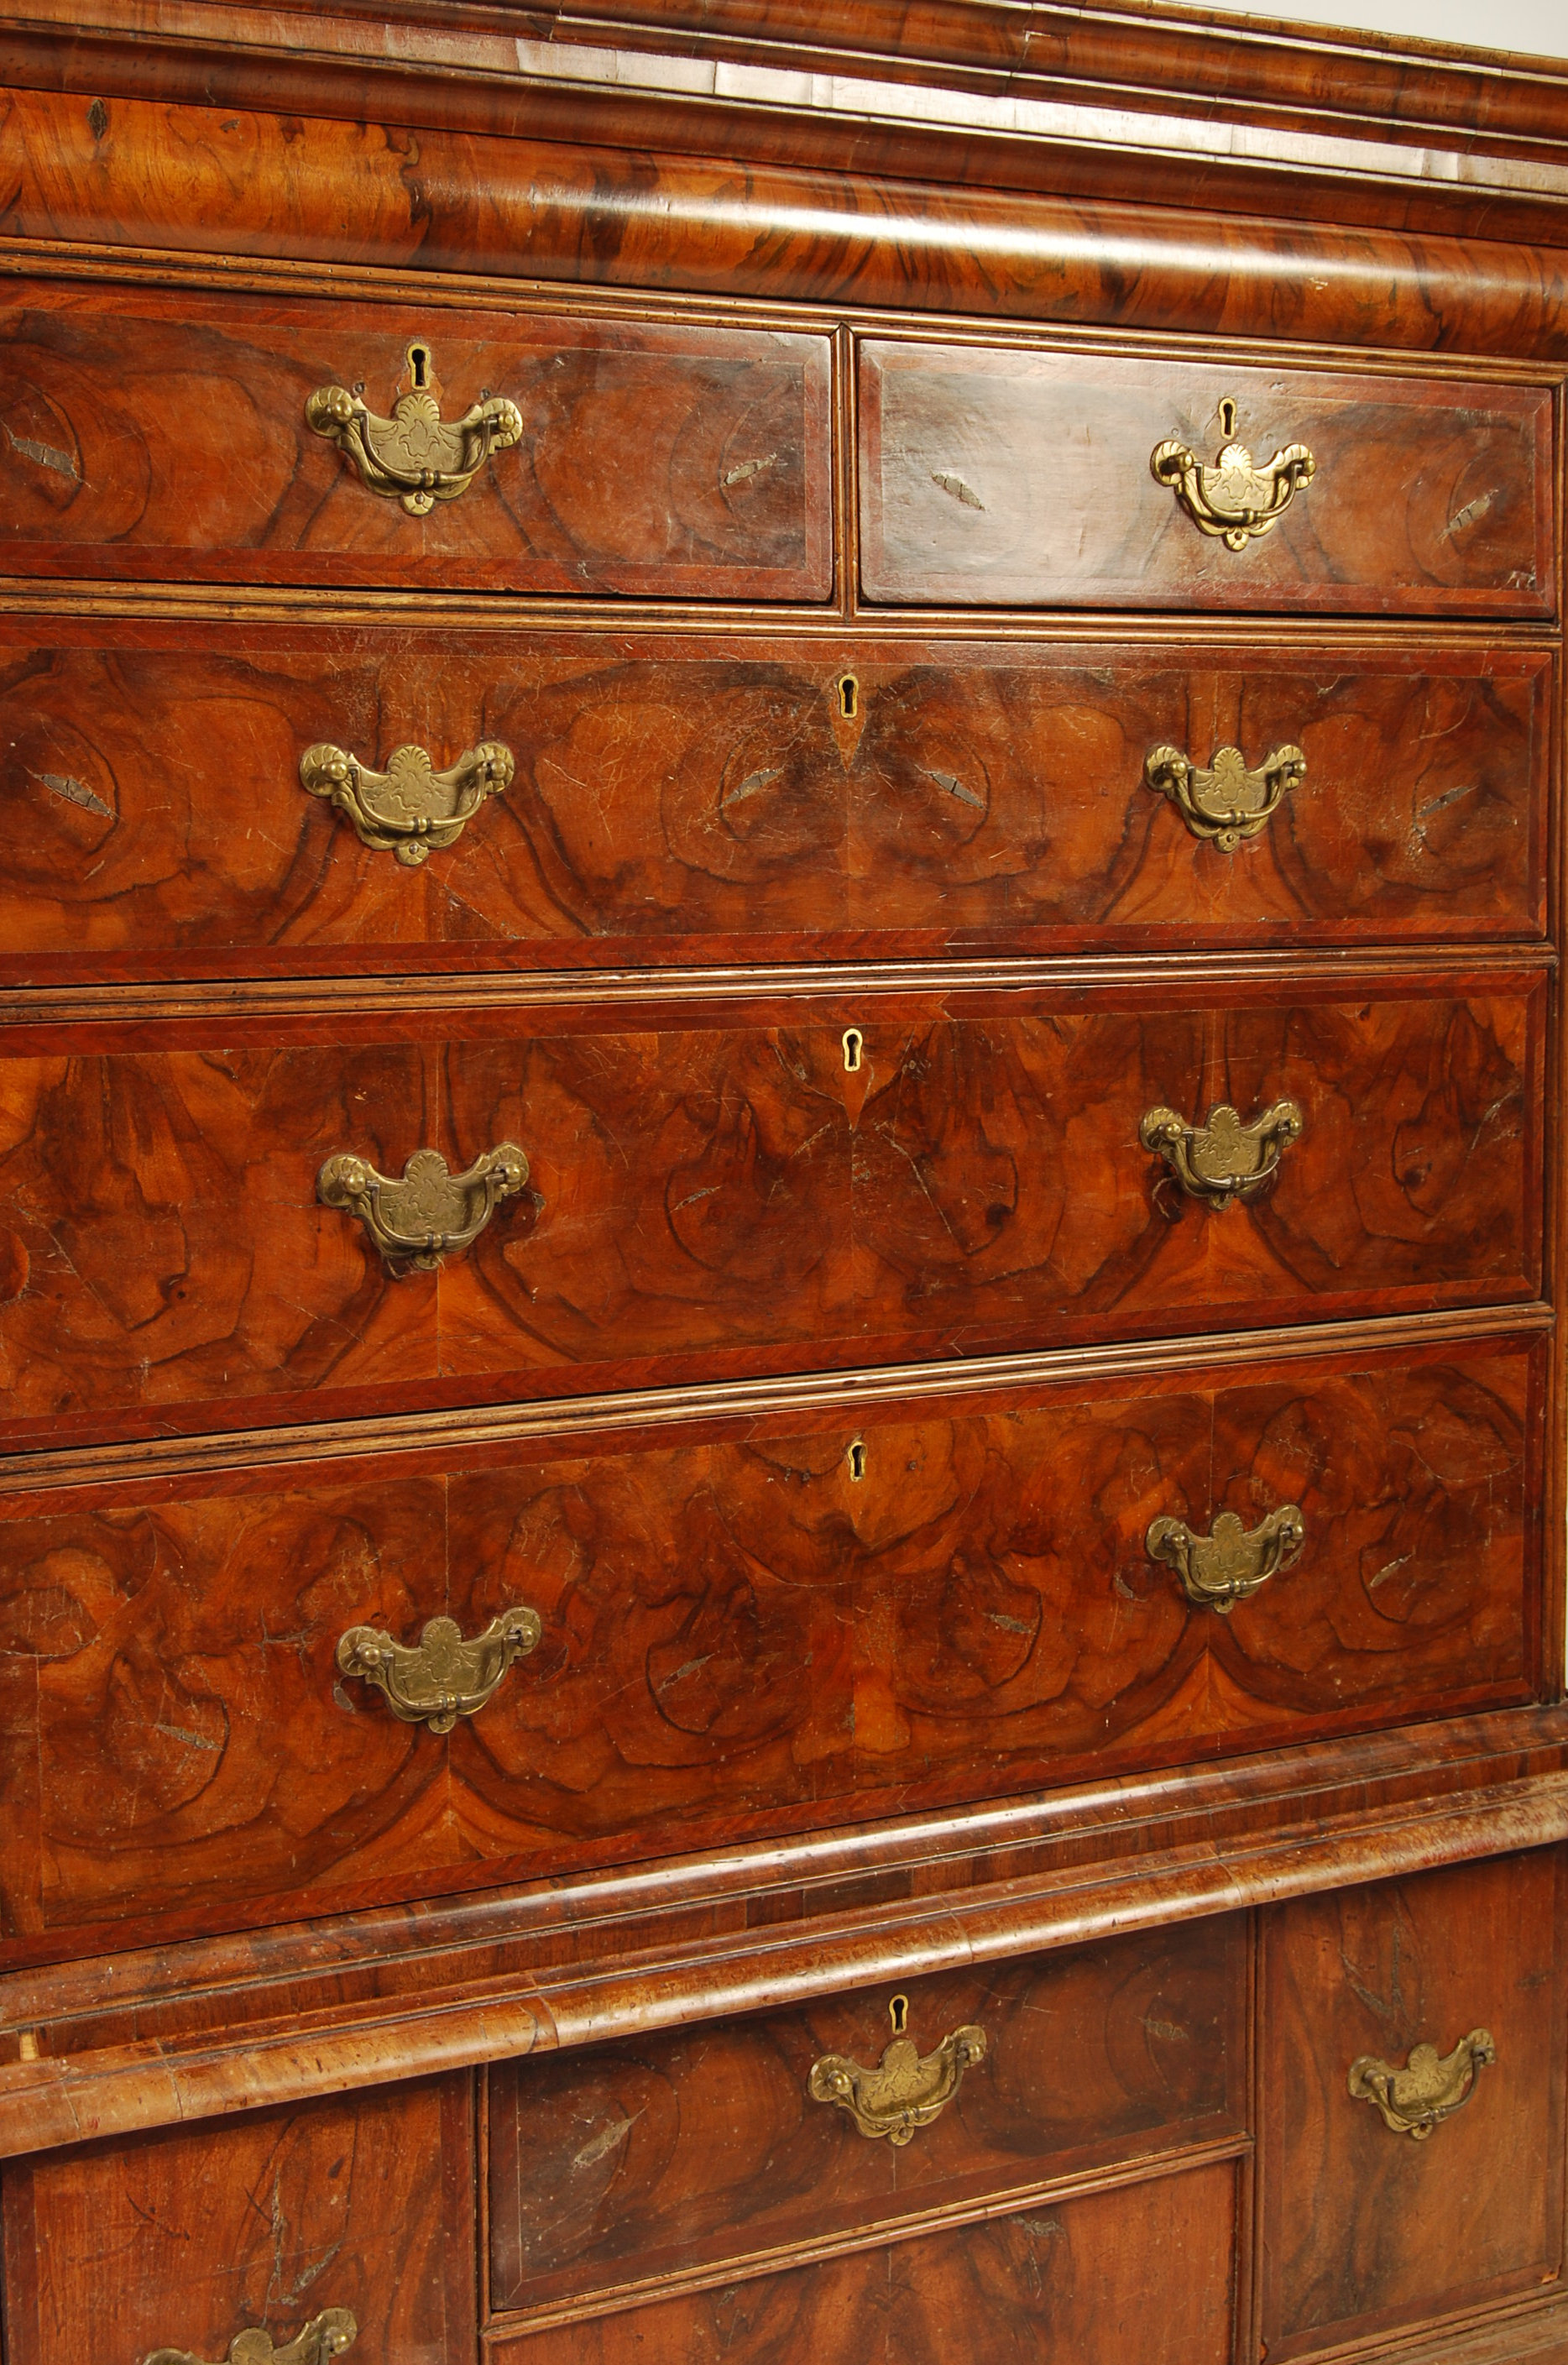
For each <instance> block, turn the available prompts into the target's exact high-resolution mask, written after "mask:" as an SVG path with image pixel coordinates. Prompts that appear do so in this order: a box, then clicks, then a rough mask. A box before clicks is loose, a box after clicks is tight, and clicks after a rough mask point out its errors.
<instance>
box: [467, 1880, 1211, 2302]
mask: <svg viewBox="0 0 1568 2365" xmlns="http://www.w3.org/2000/svg"><path fill="white" fill-rule="evenodd" d="M1245 1984H1246V1980H1245V1924H1244V1922H1242V1921H1241V1920H1240V1918H1239V1917H1228V1918H1226V1919H1223V1920H1219V1921H1213V1922H1189V1923H1186V1924H1184V1925H1178V1926H1177V1927H1175V1928H1174V1929H1170V1930H1167V1931H1163V1932H1160V1933H1158V1934H1156V1935H1153V1936H1148V1937H1145V1936H1141V1935H1140V1936H1138V1937H1136V1938H1127V1939H1123V1940H1118V1941H1116V1942H1114V1943H1112V1944H1108V1945H1101V1946H1095V1947H1083V1948H1076V1949H1072V1950H1070V1951H1069V1952H1066V1953H1063V1954H1054V1955H1044V1956H1036V1957H1033V1958H1030V1959H1026V1960H1025V1961H1022V1962H1014V1963H1004V1964H1001V1965H996V1966H992V1967H990V1968H988V1969H986V1970H984V1971H967V1972H962V1973H951V1974H946V1975H942V1976H939V1977H935V1978H924V1979H917V1980H914V1981H913V1982H911V1983H910V1985H909V1986H908V1987H907V1988H906V1989H904V1990H902V1991H900V1992H897V1993H892V1992H884V1991H881V1990H878V1991H876V1992H873V1993H863V1994H856V1995H848V1996H840V1997H834V1998H832V1999H830V2000H828V2001H823V2002H821V2003H816V2004H812V2005H809V2006H807V2007H805V2008H804V2009H802V2010H799V2011H793V2012H778V2013H774V2014H771V2015H769V2016H767V2017H766V2018H759V2019H749V2020H740V2021H733V2022H720V2023H716V2024H714V2025H712V2026H709V2027H702V2028H696V2029H693V2030H691V2031H690V2032H689V2033H688V2032H682V2033H681V2034H675V2035H671V2034H655V2035H651V2036H648V2037H645V2038H627V2039H624V2040H622V2041H618V2042H612V2043H610V2044H607V2045H596V2046H590V2047H588V2048H587V2049H586V2050H585V2051H583V2052H581V2053H577V2054H569V2055H557V2056H553V2057H538V2058H532V2059H529V2060H525V2061H520V2062H517V2063H515V2064H508V2065H506V2066H505V2067H503V2068H498V2069H497V2070H495V2071H493V2072H492V2074H491V2079H490V2304H491V2308H492V2311H493V2312H494V2313H496V2314H499V2315H505V2314H508V2313H510V2312H515V2311H523V2312H527V2313H531V2314H534V2315H537V2314H538V2313H540V2312H541V2311H553V2310H557V2309H559V2308H560V2307H561V2306H563V2305H565V2304H566V2303H569V2302H574V2301H577V2300H579V2299H582V2298H584V2297H585V2296H587V2295H588V2294H592V2293H596V2292H598V2293H606V2292H620V2293H621V2294H622V2298H623V2297H624V2296H625V2294H626V2293H627V2292H629V2291H633V2290H635V2289H637V2288H638V2287H640V2286H642V2285H644V2284H648V2283H652V2282H654V2281H656V2280H659V2279H664V2278H667V2277H669V2276H671V2275H677V2276H679V2277H681V2278H682V2279H684V2280H692V2279H694V2278H698V2277H700V2276H703V2275H710V2274H712V2273H715V2272H718V2271H720V2270H722V2271H724V2272H728V2271H729V2270H731V2269H732V2268H733V2267H734V2266H735V2265H736V2264H738V2263H741V2262H744V2261H747V2260H750V2261H754V2262H755V2261H757V2260H761V2259H767V2258H768V2257H769V2256H770V2255H775V2254H777V2253H778V2250H779V2249H781V2248H783V2247H789V2248H790V2250H791V2251H792V2252H794V2253H795V2254H796V2255H797V2256H799V2255H801V2252H802V2251H806V2252H809V2251H811V2250H813V2249H814V2250H816V2251H818V2252H821V2251H823V2250H829V2249H841V2248H846V2247H851V2246H852V2245H855V2244H857V2243H861V2242H865V2241H868V2240H871V2239H874V2238H875V2237H876V2236H878V2235H879V2234H881V2233H884V2232H885V2231H886V2230H887V2229H888V2228H889V2227H890V2226H892V2225H898V2224H901V2223H909V2224H914V2223H919V2222H921V2221H923V2220H925V2219H927V2218H930V2217H933V2216H935V2215H939V2214H941V2213H942V2212H944V2211H946V2210H951V2209H956V2208H958V2207H960V2206H971V2207H972V2206H973V2205H974V2204H976V2203H979V2202H989V2201H994V2200H996V2199H998V2198H999V2197H1004V2196H1008V2195H1014V2194H1016V2195H1019V2196H1022V2195H1024V2194H1025V2193H1026V2192H1027V2191H1030V2190H1031V2189H1037V2188H1045V2187H1047V2186H1049V2185H1050V2184H1051V2183H1052V2182H1053V2181H1058V2182H1059V2181H1060V2180H1063V2179H1064V2178H1066V2179H1070V2178H1072V2177H1073V2176H1075V2175H1078V2176H1081V2175H1084V2174H1087V2173H1090V2172H1092V2171H1093V2170H1095V2169H1103V2168H1105V2167H1107V2166H1109V2165H1112V2164H1114V2163H1117V2162H1126V2161H1128V2160H1132V2159H1137V2158H1142V2157H1145V2156H1148V2155H1153V2154H1158V2153H1162V2152H1168V2151H1170V2150H1171V2149H1172V2148H1173V2147H1176V2146H1182V2145H1185V2144H1192V2143H1195V2142H1211V2143H1212V2142H1226V2141H1229V2140H1234V2139H1238V2138H1239V2137H1240V2136H1241V2135H1242V2133H1243V2128H1244V2119H1243V2112H1244V2107H1245V2105H1244V2099H1243V2098H1244V2094H1245V2052H1244V2045H1243V2039H1242V2029H1243V2025H1244V2003H1243V1998H1244V1993H1245ZM960 2032H962V2033H963V2034H964V2036H965V2039H966V2041H967V2043H968V2045H969V2056H970V2057H969V2058H968V2061H967V2066H966V2062H965V2060H964V2059H962V2058H959V2057H958V2056H957V2055H956V2054H954V2053H953V2052H952V2050H951V2046H952V2042H953V2040H954V2039H955V2037H956V2036H957V2035H958V2033H960ZM977 2032H978V2034H977ZM893 2046H902V2048H903V2050H904V2052H905V2053H908V2052H909V2049H910V2048H911V2047H913V2053H914V2054H915V2055H917V2056H919V2057H921V2058H922V2060H923V2061H924V2062H926V2063H927V2065H928V2070H929V2075H928V2078H927V2079H926V2082H925V2083H924V2085H922V2086H921V2091H922V2092H923V2093H926V2092H929V2093H932V2094H934V2095H935V2098H936V2099H935V2102H934V2103H933V2104H932V2105H931V2109H932V2115H931V2117H930V2119H929V2122H928V2123H927V2124H916V2125H914V2127H913V2132H911V2131H910V2130H909V2129H908V2128H907V2127H902V2129H901V2125H900V2123H899V2121H898V2119H897V2099H896V2096H895V2097H893V2098H892V2099H887V2098H886V2097H884V2096H883V2095H882V2093H881V2090H880V2089H879V2085H878V2082H877V2079H878V2074H879V2063H883V2064H885V2063H886V2062H888V2061H890V2060H891V2058H892V2055H891V2051H890V2048H891V2047H893ZM945 2046H946V2049H945ZM975 2056H979V2057H975ZM824 2062H825V2063H826V2064H827V2065H828V2068H823V2066H822V2065H823V2064H824ZM849 2065H853V2068H850V2067H849ZM931 2065H935V2066H931ZM834 2069H836V2071H837V2073H838V2074H839V2076H840V2077H841V2078H847V2079H849V2081H850V2083H851V2084H852V2086H853V2092H852V2094H851V2097H850V2100H851V2101H852V2102H853V2103H854V2105H855V2108H856V2109H857V2110H858V2111H859V2112H860V2113H862V2114H863V2122H864V2124H862V2120H857V2117H856V2116H855V2115H853V2114H852V2111H851V2109H850V2108H848V2107H845V2106H843V2105H841V2104H839V2103H837V2102H834V2101H832V2100H823V2099H816V2098H814V2095H815V2094H816V2093H820V2092H821V2091H822V2090H823V2085H824V2080H825V2079H826V2078H827V2076H828V2075H829V2073H830V2071H831V2070H834ZM856 2073H859V2074H858V2075H857V2074H856ZM884 2082H886V2081H884ZM944 2097H946V2099H943V2098H944ZM878 2126H882V2127H886V2128H891V2129H892V2130H893V2133H895V2134H897V2135H898V2136H899V2140H897V2141H894V2140H892V2138H891V2135H889V2134H886V2133H882V2134H879V2133H876V2132H867V2131H865V2129H866V2128H870V2129H875V2128H876V2127H878Z"/></svg>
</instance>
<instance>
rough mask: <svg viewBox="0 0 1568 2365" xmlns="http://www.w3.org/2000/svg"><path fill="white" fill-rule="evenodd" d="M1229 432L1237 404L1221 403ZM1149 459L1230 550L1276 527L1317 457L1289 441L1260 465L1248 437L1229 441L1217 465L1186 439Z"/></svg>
mask: <svg viewBox="0 0 1568 2365" xmlns="http://www.w3.org/2000/svg"><path fill="white" fill-rule="evenodd" d="M1220 419H1221V422H1222V424H1223V427H1224V432H1225V433H1226V437H1227V438H1228V437H1229V436H1230V434H1231V433H1232V432H1233V430H1234V429H1235V426H1236V405H1235V404H1234V403H1233V402H1231V401H1229V400H1226V401H1225V402H1223V403H1222V404H1221V405H1220ZM1148 465H1149V467H1150V469H1151V470H1152V471H1153V474H1154V477H1155V481H1156V482H1157V483H1158V484H1161V485H1169V486H1170V489H1171V491H1172V492H1173V493H1174V494H1175V496H1176V498H1177V499H1178V500H1179V501H1180V502H1181V504H1182V508H1183V509H1184V510H1186V512H1187V515H1188V516H1189V517H1190V518H1191V519H1192V521H1193V524H1194V525H1195V526H1196V527H1197V529H1198V531H1199V532H1200V533H1206V534H1214V535H1217V536H1218V538H1219V540H1220V541H1221V542H1223V543H1224V544H1225V546H1226V550H1245V549H1246V547H1247V544H1248V543H1249V541H1250V540H1251V539H1252V537H1253V535H1254V534H1258V535H1262V534H1265V533H1271V532H1273V529H1274V526H1275V524H1276V522H1277V521H1278V520H1279V519H1280V518H1281V517H1282V516H1283V514H1284V512H1285V510H1287V509H1288V508H1289V507H1290V505H1291V501H1292V499H1293V498H1294V494H1295V491H1296V488H1297V487H1298V486H1300V485H1309V484H1310V483H1311V482H1312V479H1313V477H1314V476H1316V473H1317V463H1316V460H1315V459H1314V458H1313V455H1312V454H1311V453H1310V452H1309V451H1308V449H1307V447H1306V445H1305V443H1287V444H1286V445H1285V447H1284V449H1283V451H1282V452H1276V453H1275V454H1274V456H1273V458H1272V459H1271V460H1267V461H1265V462H1264V464H1263V465H1262V466H1261V467H1259V466H1258V465H1257V464H1256V462H1255V461H1254V459H1253V457H1252V454H1251V453H1250V452H1249V450H1248V448H1247V446H1246V444H1245V443H1230V442H1228V441H1227V442H1226V445H1225V448H1224V450H1223V451H1222V452H1221V453H1220V455H1219V457H1218V459H1217V460H1216V461H1215V464H1214V465H1213V467H1207V466H1205V465H1204V463H1203V462H1202V461H1201V460H1199V459H1197V458H1196V457H1195V456H1194V454H1193V453H1191V452H1190V451H1189V450H1188V448H1187V446H1186V445H1185V443H1176V442H1174V441H1171V442H1167V443H1157V444H1156V445H1155V447H1154V450H1153V451H1152V452H1151V453H1150V454H1149V460H1148Z"/></svg>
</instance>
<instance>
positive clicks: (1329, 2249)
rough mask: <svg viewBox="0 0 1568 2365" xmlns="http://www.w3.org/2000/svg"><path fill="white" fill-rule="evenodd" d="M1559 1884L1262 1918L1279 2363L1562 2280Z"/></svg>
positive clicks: (1525, 1874)
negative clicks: (1424, 2052) (1425, 2054)
mask: <svg viewBox="0 0 1568 2365" xmlns="http://www.w3.org/2000/svg"><path fill="white" fill-rule="evenodd" d="M1564 1869H1565V1867H1564V1859H1563V1855H1562V1851H1561V1850H1541V1851H1540V1852H1538V1853H1535V1854H1531V1855H1519V1856H1513V1857H1503V1858H1499V1859H1495V1860H1494V1861H1492V1862H1489V1863H1483V1864H1475V1865H1465V1866H1459V1867H1456V1868H1455V1869H1453V1870H1449V1871H1443V1872H1435V1873H1428V1874H1426V1875H1424V1876H1422V1877H1418V1878H1416V1879H1411V1880H1404V1881H1398V1882H1389V1883H1386V1884H1382V1885H1379V1886H1377V1887H1374V1888H1370V1889H1352V1890H1350V1891H1347V1892H1340V1893H1338V1894H1335V1895H1331V1896H1325V1897H1315V1898H1310V1899H1305V1900H1302V1901H1300V1902H1298V1903H1294V1904H1291V1905H1288V1906H1286V1907H1284V1908H1283V1909H1282V1910H1281V1911H1278V1912H1277V1913H1275V1914H1273V1915H1272V1916H1271V1918H1270V1919H1269V1921H1268V1922H1266V1924H1265V1929H1264V1939H1263V1999H1264V2006H1263V2008H1264V2030H1265V2037H1264V2060H1263V2067H1262V2091H1263V2094H1264V2096H1265V2098H1266V2099H1265V2104H1264V2109H1263V2124H1264V2129H1265V2158H1264V2162H1263V2208H1264V2219H1265V2222H1264V2227H1263V2259H1264V2276H1263V2327H1262V2328H1263V2335H1264V2338H1265V2340H1266V2341H1267V2344H1268V2354H1269V2357H1270V2358H1271V2359H1286V2358H1294V2357H1299V2356H1304V2355H1307V2354H1316V2351H1317V2350H1318V2349H1320V2348H1327V2347H1333V2348H1336V2350H1337V2349H1338V2347H1339V2344H1340V2343H1341V2342H1350V2341H1359V2340H1361V2339H1363V2338H1372V2337H1375V2336H1378V2335H1381V2334H1384V2333H1386V2332H1389V2331H1391V2330H1393V2329H1394V2328H1395V2327H1397V2326H1400V2325H1402V2324H1406V2323H1413V2322H1417V2321H1420V2322H1425V2321H1427V2320H1428V2319H1435V2318H1439V2317H1441V2316H1443V2315H1450V2314H1451V2313H1453V2312H1455V2311H1457V2310H1459V2309H1462V2308H1469V2307H1474V2306H1479V2305H1482V2304H1484V2303H1485V2302H1487V2301H1493V2300H1502V2299H1506V2298H1507V2297H1509V2296H1510V2295H1512V2294H1515V2293H1522V2292H1533V2291H1535V2290H1537V2289H1539V2287H1540V2285H1541V2284H1543V2283H1547V2282H1550V2281H1552V2280H1553V2278H1554V2277H1555V2276H1556V2275H1557V2274H1558V2273H1559V2272H1560V2270H1561V2267H1562V2141H1563V2091H1562V2089H1563V2061H1564V2034H1565V2029H1564V2006H1565V2001H1568V1986H1565V1976H1564V1963H1565V1959H1568V1956H1565V1949H1564V1946H1563V1905H1564V1901H1565V1900H1564V1889H1563V1881H1564ZM1419 2046H1427V2047H1430V2048H1431V2057H1429V2058H1428V2059H1426V2062H1425V2074H1424V2075H1423V2074H1422V2063H1421V2062H1420V2061H1418V2060H1417V2057H1416V2048H1417V2047H1419ZM1412 2070H1414V2071H1415V2073H1416V2075H1415V2077H1414V2079H1412V2077H1411V2074H1410V2073H1411V2072H1412ZM1391 2079H1392V2080H1394V2081H1397V2082H1391ZM1413 2089H1419V2091H1413ZM1380 2094H1381V2095H1382V2096H1383V2098H1385V2099H1386V2101H1387V2102H1388V2104H1389V2109H1388V2110H1387V2111H1385V2110H1384V2109H1383V2107H1382V2104H1381V2102H1380ZM1391 2120H1392V2123H1391ZM1510 2353H1511V2352H1510Z"/></svg>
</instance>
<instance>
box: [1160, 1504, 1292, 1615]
mask: <svg viewBox="0 0 1568 2365" xmlns="http://www.w3.org/2000/svg"><path fill="white" fill-rule="evenodd" d="M1305 1541H1306V1522H1305V1519H1303V1518H1302V1516H1301V1511H1300V1509H1299V1508H1298V1506H1297V1505H1296V1504H1294V1503H1282V1504H1281V1506H1280V1508H1279V1509H1278V1510H1277V1511H1271V1512H1270V1513H1269V1516H1268V1518H1267V1519H1262V1520H1260V1522H1259V1524H1258V1526H1257V1527H1255V1528H1243V1526H1242V1524H1241V1522H1240V1520H1239V1519H1238V1518H1237V1516H1236V1513H1235V1512H1234V1511H1222V1512H1221V1513H1220V1515H1219V1517H1218V1518H1217V1519H1215V1523H1214V1526H1213V1528H1212V1529H1211V1530H1210V1531H1209V1533H1208V1534H1207V1535H1206V1536H1200V1535H1196V1534H1194V1533H1193V1530H1192V1529H1191V1528H1190V1527H1189V1526H1188V1525H1187V1523H1186V1521H1185V1520H1184V1519H1154V1520H1152V1521H1151V1522H1150V1524H1149V1530H1148V1535H1147V1536H1146V1537H1145V1538H1144V1550H1145V1551H1146V1552H1148V1556H1149V1558H1150V1560H1157V1561H1161V1562H1163V1564H1165V1566H1166V1567H1167V1568H1172V1569H1174V1570H1175V1572H1176V1575H1177V1576H1178V1578H1179V1579H1180V1580H1181V1586H1182V1592H1183V1593H1184V1594H1185V1595H1186V1597H1187V1598H1188V1600H1189V1601H1191V1602H1193V1604H1194V1605H1196V1606H1197V1607H1198V1608H1204V1609H1217V1610H1218V1612H1219V1614H1220V1616H1221V1617H1222V1618H1228V1617H1229V1615H1230V1613H1231V1610H1232V1609H1233V1608H1235V1606H1236V1604H1237V1603H1238V1601H1248V1600H1250V1598H1251V1597H1252V1596H1253V1594H1255V1593H1256V1592H1257V1591H1258V1590H1259V1588H1260V1586H1265V1585H1267V1583H1268V1582H1269V1579H1270V1578H1271V1576H1277V1575H1279V1573H1280V1571H1281V1570H1282V1568H1289V1566H1290V1564H1291V1563H1292V1562H1293V1561H1294V1559H1295V1557H1296V1555H1297V1553H1298V1552H1300V1550H1301V1548H1302V1545H1303V1544H1304V1543H1305Z"/></svg>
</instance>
